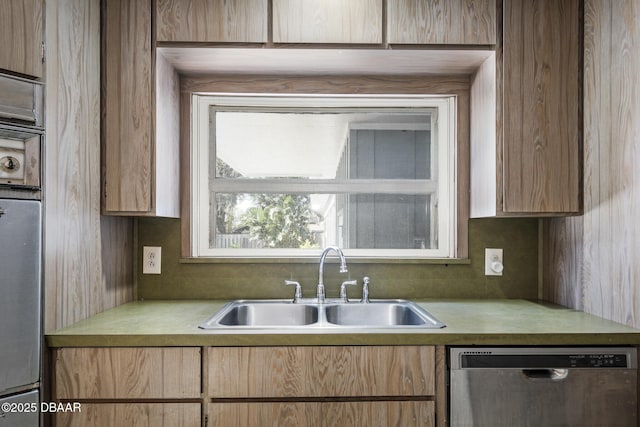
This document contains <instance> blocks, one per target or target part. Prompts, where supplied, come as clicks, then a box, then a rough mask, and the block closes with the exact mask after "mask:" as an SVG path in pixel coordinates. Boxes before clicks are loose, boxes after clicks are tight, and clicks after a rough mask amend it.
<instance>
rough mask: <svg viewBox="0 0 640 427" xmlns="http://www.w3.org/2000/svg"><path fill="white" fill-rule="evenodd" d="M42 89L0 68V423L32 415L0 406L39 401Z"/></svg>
mask: <svg viewBox="0 0 640 427" xmlns="http://www.w3.org/2000/svg"><path fill="white" fill-rule="evenodd" d="M42 89H43V86H42V84H41V83H38V82H34V81H30V80H26V79H21V78H17V77H13V76H6V75H2V74H0V292H1V293H2V298H0V313H2V316H3V317H2V327H1V328H0V403H2V405H1V406H2V409H0V427H2V426H37V425H39V422H40V414H39V411H35V412H11V411H7V410H6V409H5V408H11V407H16V406H14V404H16V405H18V406H17V407H20V406H22V407H28V408H33V407H38V406H37V405H38V404H39V401H40V378H41V369H42V367H41V366H42V363H41V360H42V351H41V348H42V206H41V199H42V197H41V194H42V191H41V189H42V184H43V183H42V181H43V178H42V176H43V175H42V174H43V168H42V162H41V159H42V151H43V144H44V127H43V126H44V124H43V117H42V99H43V96H42V95H43V90H42ZM34 405H35V406H34Z"/></svg>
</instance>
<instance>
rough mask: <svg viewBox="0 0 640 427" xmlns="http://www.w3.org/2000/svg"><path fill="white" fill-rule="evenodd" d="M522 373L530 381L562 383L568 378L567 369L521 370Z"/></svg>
mask: <svg viewBox="0 0 640 427" xmlns="http://www.w3.org/2000/svg"><path fill="white" fill-rule="evenodd" d="M522 373H523V374H524V376H525V377H527V378H528V379H531V380H552V381H562V380H564V379H566V378H567V377H568V376H569V370H568V369H523V370H522Z"/></svg>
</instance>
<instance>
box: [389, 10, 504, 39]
mask: <svg viewBox="0 0 640 427" xmlns="http://www.w3.org/2000/svg"><path fill="white" fill-rule="evenodd" d="M387 34H388V35H387V37H388V39H389V43H392V44H393V43H397V44H472V45H492V44H495V43H496V0H447V1H439V0H388V1H387Z"/></svg>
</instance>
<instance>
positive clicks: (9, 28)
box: [0, 0, 44, 78]
mask: <svg viewBox="0 0 640 427" xmlns="http://www.w3.org/2000/svg"><path fill="white" fill-rule="evenodd" d="M43 20H44V18H43V4H42V0H0V40H2V48H1V49H0V69H4V70H9V71H13V72H15V73H20V74H25V75H27V76H31V77H38V78H40V77H42V76H43V70H44V66H43V63H42V60H43V58H42V56H43V45H42V42H43V31H44V26H43Z"/></svg>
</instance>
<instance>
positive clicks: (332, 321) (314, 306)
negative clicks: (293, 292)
mask: <svg viewBox="0 0 640 427" xmlns="http://www.w3.org/2000/svg"><path fill="white" fill-rule="evenodd" d="M444 326H445V325H444V323H442V322H440V321H439V320H438V319H436V318H435V317H433V316H432V315H431V314H429V313H428V312H426V311H425V310H423V309H422V308H421V307H420V306H418V305H417V304H415V303H413V302H411V301H406V300H371V302H369V303H367V304H362V303H360V302H349V303H345V302H342V301H340V300H329V299H327V300H326V301H325V303H324V304H319V303H317V302H315V299H312V300H309V302H299V303H292V302H291V301H289V300H238V301H233V302H231V303H228V304H226V305H225V306H224V307H222V308H221V309H220V310H219V311H218V312H217V313H215V314H214V315H213V316H211V317H210V318H209V319H207V320H206V321H205V322H204V323H202V324H201V325H200V326H199V327H200V328H202V329H227V330H228V329H273V328H275V329H289V328H292V329H305V328H338V329H339V328H371V329H379V328H398V329H399V328H407V329H437V328H443V327H444Z"/></svg>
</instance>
